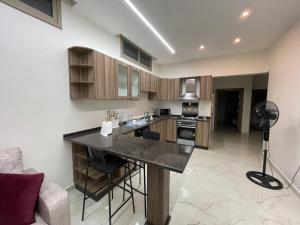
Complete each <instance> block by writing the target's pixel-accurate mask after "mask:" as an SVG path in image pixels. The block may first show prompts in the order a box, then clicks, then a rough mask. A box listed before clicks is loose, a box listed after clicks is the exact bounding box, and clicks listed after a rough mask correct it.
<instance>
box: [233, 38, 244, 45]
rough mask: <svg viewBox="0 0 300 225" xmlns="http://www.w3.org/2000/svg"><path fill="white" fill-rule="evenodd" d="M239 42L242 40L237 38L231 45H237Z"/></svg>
mask: <svg viewBox="0 0 300 225" xmlns="http://www.w3.org/2000/svg"><path fill="white" fill-rule="evenodd" d="M241 41H242V39H241V38H240V37H237V38H236V39H234V41H233V43H234V44H239V43H240V42H241Z"/></svg>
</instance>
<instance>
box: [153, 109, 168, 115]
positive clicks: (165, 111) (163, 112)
mask: <svg viewBox="0 0 300 225" xmlns="http://www.w3.org/2000/svg"><path fill="white" fill-rule="evenodd" d="M154 115H155V116H171V110H170V109H166V108H156V109H154Z"/></svg>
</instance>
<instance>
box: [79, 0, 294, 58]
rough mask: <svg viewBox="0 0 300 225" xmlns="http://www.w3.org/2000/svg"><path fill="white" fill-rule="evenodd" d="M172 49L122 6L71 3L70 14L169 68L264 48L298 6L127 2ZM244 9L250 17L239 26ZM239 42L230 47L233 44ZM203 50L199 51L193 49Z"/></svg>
mask: <svg viewBox="0 0 300 225" xmlns="http://www.w3.org/2000/svg"><path fill="white" fill-rule="evenodd" d="M131 1H132V3H133V4H134V5H135V6H136V7H137V8H138V9H139V10H140V12H141V13H142V14H143V15H144V16H145V17H146V18H147V19H148V20H149V21H150V22H151V24H152V25H153V26H154V27H155V28H156V30H157V31H158V32H159V33H160V34H161V35H162V36H163V37H164V38H165V40H166V41H167V42H168V43H169V44H170V45H171V46H172V47H173V48H174V49H175V51H176V53H175V54H171V53H170V51H169V50H168V49H167V48H166V47H165V46H164V45H163V44H162V43H161V42H160V40H159V39H158V38H157V37H156V36H155V35H154V34H153V33H152V32H151V31H150V30H149V29H148V27H146V26H145V24H144V23H143V22H142V21H141V20H140V19H139V18H138V17H137V16H136V15H135V14H134V12H133V11H132V10H131V9H130V8H129V7H128V6H127V4H126V3H125V2H124V0H88V1H87V0H77V2H78V4H77V5H75V7H74V9H75V10H76V11H77V12H78V13H80V14H82V15H83V16H84V17H86V18H88V19H89V20H91V21H93V22H94V23H96V24H98V25H99V26H101V27H103V28H104V29H105V30H107V31H108V32H110V33H112V34H114V35H118V34H122V35H124V36H125V37H127V38H128V39H129V40H131V41H132V42H134V43H135V44H136V45H138V46H140V47H141V48H142V49H144V50H145V51H146V52H148V53H149V54H151V55H152V56H153V57H154V58H156V59H157V62H158V63H173V62H178V61H185V60H190V59H195V58H206V57H214V56H221V55H229V54H235V53H241V52H250V51H256V50H261V49H268V48H270V47H271V46H272V45H273V44H274V43H275V42H276V41H277V40H278V39H279V38H280V37H281V36H282V35H283V34H284V33H285V32H286V31H287V30H288V29H289V27H290V26H291V25H292V24H293V23H294V22H295V21H296V20H298V19H300V1H299V0H131ZM245 9H250V10H251V12H252V14H251V15H250V17H249V18H247V19H246V20H240V15H241V13H242V12H243V11H244V10H245ZM238 36H239V37H241V38H242V42H241V43H240V44H237V45H234V44H233V40H234V39H235V38H236V37H238ZM202 44H203V45H205V49H204V50H202V51H200V50H199V46H200V45H202Z"/></svg>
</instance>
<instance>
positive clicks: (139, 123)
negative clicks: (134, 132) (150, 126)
mask: <svg viewBox="0 0 300 225" xmlns="http://www.w3.org/2000/svg"><path fill="white" fill-rule="evenodd" d="M147 122H148V120H147V119H139V120H130V121H128V122H127V123H126V125H125V126H127V127H134V126H142V125H144V124H146V123H147Z"/></svg>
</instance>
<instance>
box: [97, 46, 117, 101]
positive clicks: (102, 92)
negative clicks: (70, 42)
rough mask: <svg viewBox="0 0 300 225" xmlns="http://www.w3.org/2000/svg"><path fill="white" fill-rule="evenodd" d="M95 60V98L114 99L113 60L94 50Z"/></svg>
mask: <svg viewBox="0 0 300 225" xmlns="http://www.w3.org/2000/svg"><path fill="white" fill-rule="evenodd" d="M95 62H96V63H95V65H96V66H95V75H96V97H97V99H100V100H101V99H106V100H109V99H111V100H114V99H116V76H115V74H116V71H115V60H114V59H113V58H111V57H109V56H107V55H104V54H102V53H99V52H96V57H95Z"/></svg>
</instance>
